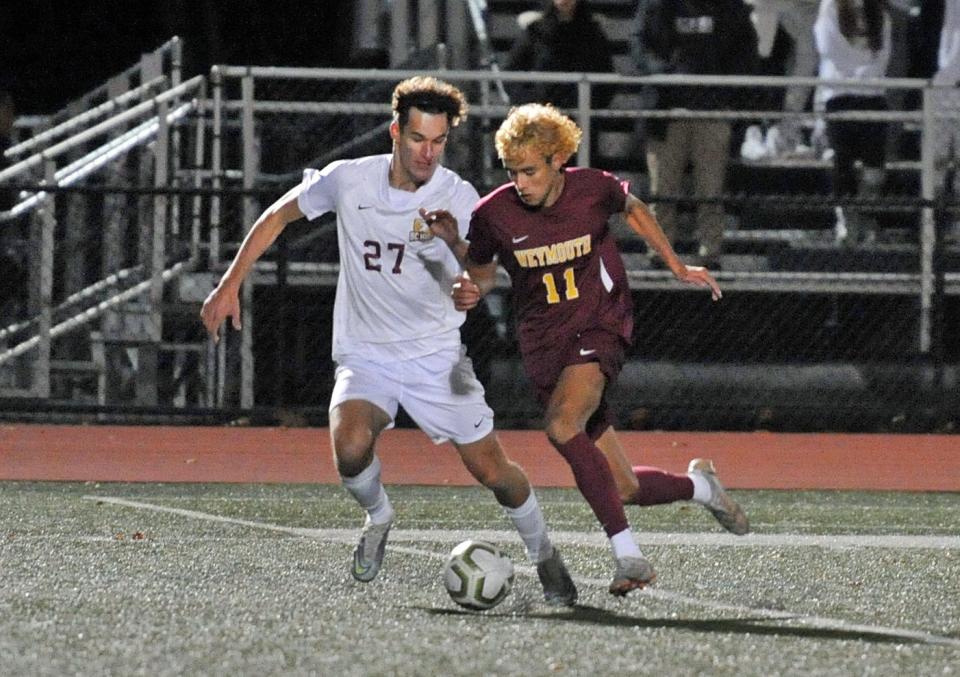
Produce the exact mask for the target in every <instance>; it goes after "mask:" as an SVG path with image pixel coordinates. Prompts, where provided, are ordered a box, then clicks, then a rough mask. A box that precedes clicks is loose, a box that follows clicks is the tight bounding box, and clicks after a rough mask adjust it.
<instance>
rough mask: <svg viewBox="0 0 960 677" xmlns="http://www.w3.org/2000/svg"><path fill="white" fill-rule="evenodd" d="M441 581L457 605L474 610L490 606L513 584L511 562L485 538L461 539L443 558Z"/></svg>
mask: <svg viewBox="0 0 960 677" xmlns="http://www.w3.org/2000/svg"><path fill="white" fill-rule="evenodd" d="M443 584H444V586H445V587H446V588H447V592H448V593H450V597H451V598H452V599H453V601H454V602H456V603H457V604H459V605H460V606H463V607H466V608H468V609H473V610H474V611H483V610H484V609H492V608H493V607H495V606H497V605H498V604H499V603H500V602H502V601H503V600H504V598H505V597H506V596H507V595H509V594H510V589H511V588H513V562H511V561H510V558H509V557H507V555H506V554H505V553H504V552H503V551H502V550H501V549H500V548H498V547H497V546H495V545H492V544H490V543H487V542H486V541H477V540H469V541H464V542H463V543H461V544H460V545H458V546H457V547H455V548H454V549H453V550H452V551H451V552H450V556H449V557H448V558H447V564H446V566H445V567H444V569H443Z"/></svg>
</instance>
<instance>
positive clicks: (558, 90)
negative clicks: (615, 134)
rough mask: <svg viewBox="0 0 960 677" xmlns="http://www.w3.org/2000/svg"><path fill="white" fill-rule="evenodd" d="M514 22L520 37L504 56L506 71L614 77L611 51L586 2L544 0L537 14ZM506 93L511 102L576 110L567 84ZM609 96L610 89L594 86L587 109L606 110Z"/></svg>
mask: <svg viewBox="0 0 960 677" xmlns="http://www.w3.org/2000/svg"><path fill="white" fill-rule="evenodd" d="M518 23H520V24H521V28H522V33H521V35H520V37H519V38H518V39H517V41H516V43H515V44H514V46H513V49H512V50H511V51H510V55H509V56H508V57H507V62H506V65H505V68H506V69H507V70H513V71H537V72H539V71H553V72H562V73H612V72H613V46H612V45H611V44H610V40H609V39H608V38H607V36H606V34H605V33H604V32H603V28H601V26H600V24H599V23H598V22H597V20H596V18H595V17H594V16H593V13H592V12H591V11H590V10H589V9H588V8H587V3H586V2H580V0H547V2H546V3H545V5H544V9H543V12H542V13H541V12H524V13H523V14H522V15H521V16H520V17H519V18H518ZM509 91H510V97H511V98H512V99H513V100H514V102H515V103H531V102H539V103H552V104H553V105H554V106H557V107H559V108H570V107H575V106H576V105H577V88H576V87H575V86H573V85H572V84H571V83H567V82H559V83H558V82H539V83H533V84H530V85H527V84H524V83H516V84H515V85H513V86H511V87H510V90H509ZM611 97H612V91H611V89H610V88H609V87H595V88H594V95H593V99H592V101H591V104H592V106H593V107H594V108H606V107H607V106H608V105H609V103H610V99H611Z"/></svg>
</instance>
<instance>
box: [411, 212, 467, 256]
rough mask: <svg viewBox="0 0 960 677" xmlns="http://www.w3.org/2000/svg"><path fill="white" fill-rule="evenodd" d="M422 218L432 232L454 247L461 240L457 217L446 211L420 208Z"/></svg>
mask: <svg viewBox="0 0 960 677" xmlns="http://www.w3.org/2000/svg"><path fill="white" fill-rule="evenodd" d="M420 218H422V219H423V220H424V222H425V223H426V224H427V226H428V227H429V228H430V232H432V233H433V234H434V235H436V236H437V237H439V238H440V239H441V240H443V241H444V242H446V243H447V245H448V246H450V247H453V245H455V244H456V243H457V241H458V240H459V239H460V229H459V228H458V224H457V219H456V217H455V216H454V215H453V214H451V213H450V212H448V211H447V210H446V209H435V210H433V211H427V210H426V209H424V208H423V207H421V208H420Z"/></svg>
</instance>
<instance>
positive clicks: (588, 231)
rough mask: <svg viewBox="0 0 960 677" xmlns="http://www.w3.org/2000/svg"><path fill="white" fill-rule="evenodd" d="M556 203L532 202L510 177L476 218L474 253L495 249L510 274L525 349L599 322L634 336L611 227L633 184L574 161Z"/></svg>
mask: <svg viewBox="0 0 960 677" xmlns="http://www.w3.org/2000/svg"><path fill="white" fill-rule="evenodd" d="M564 171H565V172H566V176H565V182H564V187H563V192H562V193H561V194H560V197H559V199H558V200H557V201H556V202H555V203H554V204H552V205H551V206H550V207H543V208H539V209H536V208H531V207H528V206H526V205H525V204H524V203H523V202H522V201H521V200H520V197H519V196H518V195H517V192H516V190H515V189H514V187H513V184H506V185H503V186H501V187H500V188H498V189H496V190H495V191H493V192H492V193H490V194H489V195H487V196H486V197H485V198H483V199H482V200H480V202H479V203H478V204H477V207H476V209H475V210H474V213H473V217H472V219H471V221H470V232H469V234H468V235H467V238H468V239H469V241H470V248H469V250H468V255H469V257H470V259H471V260H473V261H474V262H476V263H479V264H484V263H489V262H490V261H492V260H493V257H494V256H495V255H496V256H497V257H499V261H500V264H501V265H502V266H503V267H504V268H505V269H506V271H507V272H508V273H509V274H510V279H511V280H512V282H513V299H514V304H515V306H516V309H517V317H518V318H519V330H520V337H519V338H520V349H521V350H522V351H523V353H524V354H529V353H532V352H535V351H537V350H542V349H544V348H548V347H550V346H552V345H558V344H559V343H560V342H562V341H565V340H567V339H568V337H569V336H570V335H571V334H577V333H579V332H581V331H584V330H585V329H588V328H595V327H600V328H603V329H605V330H607V331H609V332H612V333H614V334H618V335H620V336H621V337H623V339H624V340H625V341H629V340H630V338H631V334H632V332H633V304H632V302H631V300H630V289H629V286H628V284H627V274H626V270H625V269H624V266H623V260H622V259H621V258H620V252H619V251H618V249H617V245H616V242H615V240H614V238H613V235H612V233H611V232H610V228H609V226H608V224H607V222H608V220H609V219H610V216H611V215H613V214H616V213H618V212H622V211H623V210H624V207H625V206H626V199H627V191H628V185H627V182H625V181H621V180H620V179H618V178H617V177H615V176H613V175H612V174H609V173H608V172H602V171H599V170H596V169H583V168H568V169H566V170H564Z"/></svg>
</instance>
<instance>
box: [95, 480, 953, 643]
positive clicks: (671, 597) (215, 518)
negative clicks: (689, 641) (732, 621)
mask: <svg viewBox="0 0 960 677" xmlns="http://www.w3.org/2000/svg"><path fill="white" fill-rule="evenodd" d="M83 498H84V500H88V501H97V502H100V503H109V504H113V505H119V506H123V507H127V508H135V509H139V510H152V511H154V512H165V513H170V514H173V515H180V516H182V517H189V518H192V519H199V520H205V521H208V522H220V523H223V524H237V525H241V526H246V527H251V528H254V529H264V530H267V531H276V532H281V533H287V534H291V535H294V536H300V537H303V538H310V539H315V540H322V541H328V542H338V543H351V544H352V543H354V542H355V540H356V538H357V533H356V530H355V529H305V528H299V527H286V526H283V525H279V524H270V523H268V522H254V521H251V520H244V519H239V518H235V517H224V516H221V515H214V514H211V513H205V512H198V511H196V510H185V509H183V508H171V507H167V506H163V505H156V504H153V503H142V502H139V501H131V500H128V499H124V498H116V497H112V496H84V497H83ZM466 536H467V534H466V532H463V531H454V530H424V529H407V530H401V529H398V530H395V531H391V532H390V537H391V538H390V540H391V545H390V550H393V551H394V552H402V553H405V554H410V555H420V556H424V557H429V558H432V559H438V560H443V559H445V558H446V554H445V553H438V552H433V551H429V550H421V549H419V548H408V547H403V546H397V545H395V543H396V542H397V541H405V542H437V541H450V542H457V541H459V540H462V539H463V538H465V537H466ZM514 536H515V534H514V533H513V532H512V531H506V530H481V531H471V532H470V534H469V537H471V538H482V539H486V540H492V541H503V540H509V539H512V538H514ZM637 537H638V539H637V540H639V541H640V542H641V544H642V545H646V544H668V545H698V546H703V545H724V546H725V545H737V546H751V545H752V546H755V547H756V546H760V547H784V546H801V547H840V548H855V547H881V548H948V549H958V548H960V538H950V537H939V536H930V537H924V536H904V537H898V536H810V535H800V534H770V535H767V536H764V535H757V534H751V535H748V536H739V537H738V536H732V535H723V534H695V533H692V534H662V533H657V534H651V533H638V534H637ZM551 538H552V539H553V540H554V541H555V542H557V543H562V542H567V543H575V544H578V545H584V544H588V545H603V546H606V538H605V537H604V536H603V535H602V534H584V533H581V532H569V531H568V532H553V533H551ZM905 543H909V544H905ZM921 543H927V545H921ZM516 570H517V573H520V574H523V575H525V576H532V577H533V576H536V570H535V569H534V567H532V566H527V565H519V566H517V567H516ZM574 579H575V580H576V582H577V583H579V584H580V585H588V586H596V587H606V585H607V581H606V580H603V579H598V578H586V577H582V576H575V577H574ZM641 594H643V595H647V596H649V597H653V598H655V599H659V600H664V601H669V602H674V603H679V604H686V605H690V606H697V607H702V608H707V609H711V610H714V611H727V612H732V613H736V614H741V615H744V616H748V617H758V616H759V617H761V618H768V619H770V620H775V621H782V622H785V623H791V624H796V625H801V626H806V627H811V628H819V629H825V630H838V631H842V632H852V633H856V632H860V633H864V634H872V635H881V636H887V637H890V638H891V639H894V640H896V639H902V640H905V641H914V642H922V643H925V644H938V645H943V646H949V647H956V648H960V639H955V638H953V637H946V636H943V635H936V634H932V633H928V632H922V631H918V630H909V629H904V628H894V627H889V626H883V625H869V624H863V623H851V622H849V621H845V620H843V619H837V618H827V617H824V616H809V615H804V614H798V613H791V612H789V611H780V610H777V609H765V608H762V607H750V606H746V605H740V604H726V603H724V602H715V601H711V600H707V599H701V598H697V597H689V596H687V595H682V594H679V593H675V592H670V591H669V590H663V589H662V588H646V589H644V590H643V591H642V593H641Z"/></svg>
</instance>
